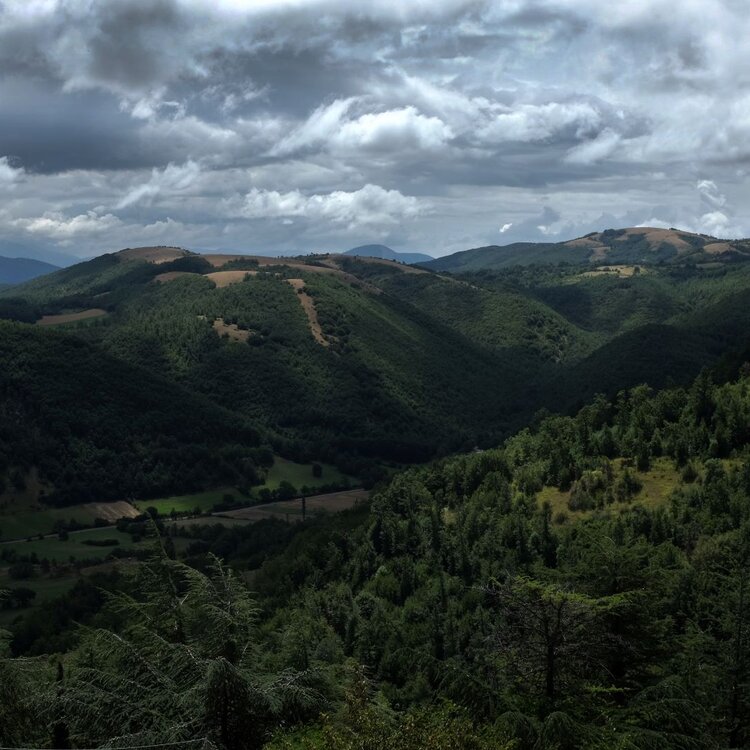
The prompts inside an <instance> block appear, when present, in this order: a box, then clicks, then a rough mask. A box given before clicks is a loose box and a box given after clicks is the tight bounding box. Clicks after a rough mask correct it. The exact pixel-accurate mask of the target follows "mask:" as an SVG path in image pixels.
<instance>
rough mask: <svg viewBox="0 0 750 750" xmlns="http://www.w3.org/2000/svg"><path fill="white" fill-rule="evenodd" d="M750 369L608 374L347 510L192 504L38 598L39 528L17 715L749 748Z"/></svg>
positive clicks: (118, 723)
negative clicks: (654, 381) (604, 381)
mask: <svg viewBox="0 0 750 750" xmlns="http://www.w3.org/2000/svg"><path fill="white" fill-rule="evenodd" d="M748 372H750V370H749V369H748V363H745V365H744V366H743V367H741V368H739V372H737V371H735V372H734V373H733V376H732V378H731V379H730V380H729V381H727V382H722V383H719V384H717V383H715V382H714V380H713V378H712V377H711V375H710V374H709V373H703V374H702V375H701V376H699V377H698V378H697V379H696V380H695V381H694V382H693V383H691V384H690V385H688V386H687V387H685V388H671V389H668V390H664V391H662V392H660V393H654V392H653V391H652V390H650V389H649V388H647V387H643V386H641V387H638V388H635V389H632V390H629V391H625V392H622V393H620V394H619V396H618V397H617V398H616V399H613V400H607V399H605V398H602V397H597V398H596V399H594V400H593V401H591V402H590V403H588V404H587V405H586V406H584V407H583V408H582V409H581V410H580V411H578V412H577V413H576V414H574V415H571V416H568V417H560V416H549V417H547V418H538V419H535V420H534V423H533V425H531V426H529V427H527V428H525V429H523V430H521V431H519V432H518V433H517V434H515V435H513V436H511V437H510V438H509V439H507V440H506V441H504V442H503V443H502V444H500V445H498V446H496V447H494V448H492V449H490V450H486V451H472V452H471V453H468V454H464V455H458V456H453V457H450V458H447V459H445V460H443V461H439V462H433V463H431V464H429V465H425V466H420V467H413V468H411V469H409V470H407V471H403V472H399V473H397V474H396V475H395V476H394V477H392V479H390V480H389V481H388V482H385V483H383V484H382V485H381V486H380V487H378V488H377V489H376V491H375V492H374V493H373V495H372V497H371V501H370V503H369V505H368V506H366V507H359V508H354V509H353V510H350V511H348V512H346V513H344V514H341V515H336V516H332V517H328V518H326V517H318V518H315V519H311V520H308V521H307V522H306V523H300V524H291V525H288V524H284V523H283V522H282V521H280V520H278V519H277V520H275V521H272V520H267V521H260V522H258V524H257V525H255V524H246V525H244V526H237V525H231V526H226V527H221V526H219V525H218V524H216V523H213V522H214V521H216V520H218V519H211V523H209V524H206V523H203V524H192V523H191V524H190V525H189V526H181V525H180V524H179V523H174V524H172V525H170V526H169V528H168V535H165V536H164V537H163V540H162V544H163V545H164V548H165V549H164V550H163V551H162V552H161V553H160V554H159V553H157V555H154V554H153V553H151V554H150V555H148V552H147V550H146V549H145V548H143V547H141V548H140V554H141V556H142V559H144V562H142V563H140V564H138V563H136V562H135V561H130V563H129V565H127V566H124V565H123V566H121V567H119V568H117V569H116V570H114V571H112V566H113V565H114V563H113V561H112V560H110V562H109V563H108V564H105V565H103V566H99V568H98V571H97V572H95V573H93V574H90V575H92V578H93V580H88V579H86V578H84V579H83V580H81V581H80V582H79V583H78V584H77V585H76V586H75V588H73V589H72V590H71V591H70V592H69V593H68V594H66V595H65V596H64V597H62V598H61V599H60V600H58V601H56V602H49V603H47V604H46V605H42V606H40V607H39V608H38V609H36V610H30V609H29V608H28V602H29V597H30V593H29V592H30V591H31V593H32V594H33V590H31V589H29V588H28V586H32V585H34V586H37V587H39V585H40V584H39V581H44V578H43V577H42V571H43V569H44V564H43V563H41V564H40V563H38V559H37V558H35V557H33V556H32V555H31V554H28V553H26V554H25V555H24V553H23V549H24V546H25V547H26V549H33V548H34V547H33V546H32V544H33V543H27V544H26V545H21V546H20V547H19V546H18V545H16V547H17V548H18V551H17V552H16V553H15V554H16V557H15V558H12V559H13V563H14V564H13V566H12V570H13V575H14V576H15V578H11V579H9V580H10V582H11V583H12V584H13V583H14V582H15V581H18V580H19V578H20V579H21V580H20V582H21V583H25V584H26V585H25V586H18V585H11V586H9V587H8V588H9V589H10V590H9V591H8V595H7V597H6V599H5V601H7V602H8V605H6V607H14V608H15V611H16V612H18V611H19V610H20V613H21V616H20V617H17V618H16V619H15V620H14V621H12V622H11V627H12V629H13V631H14V637H13V640H12V643H11V648H12V650H13V653H14V654H15V656H16V657H17V658H15V659H13V658H7V657H4V658H3V659H2V661H0V664H1V665H2V667H3V673H4V683H3V685H4V686H6V690H5V692H6V695H7V696H9V698H8V699H7V700H6V705H7V706H9V708H10V709H11V710H9V711H8V717H9V719H8V721H7V722H6V726H9V727H11V728H12V729H15V728H16V727H19V726H20V727H21V728H22V729H23V730H24V731H25V735H24V736H25V737H26V738H29V739H30V740H31V741H29V739H27V742H28V744H29V745H32V744H33V745H34V746H41V745H42V743H43V742H44V740H45V737H47V736H48V734H49V732H48V731H45V730H46V729H47V727H46V726H45V725H43V724H41V722H38V721H36V717H37V716H39V715H40V713H41V712H43V711H44V710H48V709H45V706H46V705H47V701H49V698H48V696H49V694H50V693H51V692H53V693H55V694H56V695H58V696H61V697H60V698H58V701H59V702H58V703H56V704H54V707H55V709H56V711H55V714H53V715H56V716H58V717H59V716H61V715H62V716H64V720H65V722H66V723H65V728H66V730H68V731H69V732H70V735H71V736H75V737H76V738H78V742H77V744H80V745H82V746H84V745H85V746H86V747H94V746H95V745H96V744H97V743H98V742H99V739H100V738H101V737H109V736H118V737H122V736H124V735H125V734H126V733H127V732H131V736H132V735H133V734H134V731H133V730H132V727H133V726H135V727H137V730H136V731H138V732H139V735H138V736H139V737H141V740H140V741H145V737H144V733H145V732H148V735H147V736H148V737H149V738H151V739H152V740H164V741H165V742H166V741H172V742H174V740H170V738H171V737H173V736H174V735H177V736H179V737H181V738H183V739H181V740H180V741H181V742H183V743H190V742H192V741H193V740H194V741H195V743H196V744H197V743H198V742H203V741H204V738H205V736H206V735H207V734H209V733H210V732H212V731H214V732H217V730H216V727H219V728H220V729H224V727H226V729H224V736H225V737H233V738H238V739H237V741H236V743H232V744H230V743H229V742H225V743H224V744H223V745H222V747H226V748H230V747H235V746H236V747H243V746H244V747H248V748H265V749H266V750H282V749H286V748H292V747H296V748H307V749H309V750H338V749H340V748H351V747H358V748H386V747H387V748H394V749H395V750H423V749H424V748H425V747H428V746H431V747H436V748H444V749H446V750H447V748H450V749H451V750H454V749H455V750H469V748H472V749H473V750H500V749H502V750H511V748H514V749H515V750H518V749H519V748H523V749H525V750H532V749H533V748H539V749H547V748H549V749H550V750H551V749H552V748H556V749H558V750H559V749H561V748H570V749H571V750H572V749H573V748H580V749H581V750H601V749H602V748H614V747H630V748H644V749H645V748H656V747H658V748H663V749H664V750H687V749H688V748H696V749H697V748H709V749H711V750H719V749H720V748H728V747H745V746H747V738H748V737H750V697H749V696H748V693H747V690H746V689H745V687H744V685H745V682H744V678H745V677H746V675H747V673H748V664H747V658H748V655H750V647H749V645H748V643H747V639H746V637H745V629H746V625H747V622H748V616H750V604H749V603H748V600H747V595H746V587H747V580H748V554H749V553H750V506H749V505H748V502H747V498H748V492H750V463H749V462H748V458H749V455H750V454H749V452H748V451H749V450H750V430H748V424H750V421H749V419H748V417H749V416H750V380H749V379H748V375H747V373H748ZM743 373H745V374H743ZM193 520H199V519H193ZM133 526H137V524H130V523H128V524H123V525H122V527H123V529H127V528H132V527H133ZM141 526H142V525H141ZM165 530H166V529H165ZM103 531H105V532H106V533H107V534H108V535H109V536H110V537H111V536H112V535H113V534H114V533H115V532H114V531H112V530H103ZM130 536H131V534H130V533H126V532H122V533H121V535H120V539H110V541H115V542H118V543H119V544H121V545H126V544H129V545H130V546H129V550H130V552H131V555H132V554H136V552H137V551H138V550H137V549H135V543H133V542H132V541H131V540H130ZM104 539H106V537H105V538H104ZM104 539H103V538H102V537H99V539H98V540H97V539H95V538H89V539H88V540H87V541H88V542H89V543H90V544H91V543H95V542H97V541H99V543H103V542H104ZM85 543H86V542H85V541H84V542H83V543H82V545H83V544H85ZM138 543H139V544H140V543H141V542H138ZM66 544H67V545H68V548H70V549H72V548H74V546H75V545H73V543H72V542H66ZM82 545H81V546H82ZM154 546H156V545H154ZM83 549H84V551H85V550H86V548H85V547H84V548H83ZM4 552H5V551H4ZM5 554H6V555H7V552H5ZM215 555H221V556H222V557H223V558H224V559H225V564H221V563H220V562H219V561H218V560H217V558H216V557H215ZM175 558H177V559H175ZM49 563H50V561H49V560H47V567H48V568H50V570H54V569H55V568H54V567H53V566H51V565H50V564H49ZM22 576H26V577H25V578H22ZM35 576H37V577H38V579H37V578H35ZM243 579H244V580H243ZM245 581H247V582H250V586H249V587H248V586H247V585H245ZM249 590H252V591H253V592H255V593H253V594H250V593H249ZM118 593H119V594H120V595H115V596H113V595H111V594H118ZM24 609H25V610H26V612H25V616H24V614H23V612H24ZM10 614H14V613H13V612H11V613H10ZM82 626H83V627H82ZM227 644H229V645H227ZM46 654H57V655H60V658H61V659H62V660H63V663H64V665H65V674H64V677H65V684H64V690H62V689H61V688H60V684H59V683H60V677H59V675H60V670H59V669H58V670H55V669H54V668H50V666H49V663H50V659H49V658H38V659H30V658H28V657H29V656H32V655H33V656H40V657H41V656H42V655H46ZM145 659H148V664H149V665H156V667H158V669H157V668H153V669H145V670H142V672H143V674H140V673H139V674H138V681H137V682H135V683H134V680H133V671H134V663H135V664H136V666H140V665H142V664H143V663H144V660H145ZM52 664H53V666H54V664H55V662H54V661H53V662H52ZM227 665H229V667H228V666H227ZM738 678H739V679H738ZM206 685H208V686H209V687H210V688H211V689H206V688H205V686H206ZM224 688H226V689H224ZM230 688H232V689H233V691H232V690H231V689H230ZM272 691H273V692H272ZM238 693H239V694H240V695H244V696H247V695H251V696H252V695H258V696H259V698H258V700H255V701H248V700H245V701H242V702H238V701H237V694H238ZM113 696H114V698H113ZM269 696H270V698H272V699H273V700H271V699H270V698H269ZM188 701H189V704H188V707H189V709H190V711H191V714H190V715H191V716H192V717H195V718H193V719H192V720H191V721H190V722H187V723H186V722H185V706H186V703H187V702H188ZM92 705H94V706H99V705H104V706H106V707H113V708H115V707H116V708H119V710H111V711H109V712H103V711H99V710H97V711H92V710H91V706H92ZM153 705H158V706H159V707H160V710H159V711H149V710H148V708H149V707H151V706H153ZM21 709H26V711H27V714H24V713H23V711H22V710H21ZM63 711H64V713H62V712H63ZM26 716H29V717H31V718H30V719H29V720H27V721H25V723H24V720H25V718H26ZM144 717H145V718H144ZM227 717H231V719H229V718H227ZM222 722H223V723H222ZM38 725H41V726H38ZM230 732H231V734H230ZM217 734H218V732H217ZM247 738H250V740H249V741H248V739H247ZM426 738H428V740H429V741H428V742H427V741H426ZM99 744H100V743H99Z"/></svg>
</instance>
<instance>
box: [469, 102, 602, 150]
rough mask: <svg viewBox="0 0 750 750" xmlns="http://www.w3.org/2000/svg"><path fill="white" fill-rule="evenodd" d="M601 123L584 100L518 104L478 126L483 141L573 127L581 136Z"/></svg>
mask: <svg viewBox="0 0 750 750" xmlns="http://www.w3.org/2000/svg"><path fill="white" fill-rule="evenodd" d="M601 123H602V115H601V113H600V112H599V111H598V110H597V109H596V108H594V107H593V106H592V105H591V104H588V103H587V102H572V103H559V102H548V103H546V104H519V105H518V106H516V107H508V108H506V111H504V112H501V113H500V114H496V115H494V116H493V117H492V118H491V119H490V121H489V122H488V123H487V124H486V125H485V126H484V127H483V128H481V129H480V131H479V137H480V139H481V140H483V141H489V142H493V143H501V142H505V141H522V142H530V141H540V140H543V139H545V138H549V137H551V136H553V135H555V134H556V133H559V132H560V131H562V130H567V129H573V130H574V132H575V135H576V136H578V137H582V136H584V135H586V134H587V133H590V132H593V131H594V130H595V129H596V128H598V127H599V126H600V125H601Z"/></svg>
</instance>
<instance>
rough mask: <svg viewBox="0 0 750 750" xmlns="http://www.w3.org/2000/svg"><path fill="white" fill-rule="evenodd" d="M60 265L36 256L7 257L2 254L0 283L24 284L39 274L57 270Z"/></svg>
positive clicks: (0, 257)
mask: <svg viewBox="0 0 750 750" xmlns="http://www.w3.org/2000/svg"><path fill="white" fill-rule="evenodd" d="M58 269H59V266H53V265H52V263H45V262H44V261H43V260H35V259H34V258H6V257H5V256H3V255H0V284H22V283H23V282H24V281H30V280H31V279H35V278H36V277H37V276H43V275H44V274H46V273H52V271H57V270H58Z"/></svg>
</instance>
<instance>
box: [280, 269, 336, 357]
mask: <svg viewBox="0 0 750 750" xmlns="http://www.w3.org/2000/svg"><path fill="white" fill-rule="evenodd" d="M286 283H287V284H289V286H291V287H292V289H294V290H295V292H296V293H297V298H298V299H299V303H300V304H301V305H302V309H303V310H304V311H305V315H306V316H307V322H308V323H309V325H310V332H311V333H312V336H313V338H314V339H315V340H316V341H317V342H318V343H319V344H320V345H321V346H330V343H329V342H328V340H327V339H326V337H325V336H324V335H323V329H322V328H321V327H320V322H319V321H318V311H317V310H316V309H315V302H313V298H312V297H311V296H310V295H309V294H308V293H307V292H306V291H305V282H304V280H303V279H286Z"/></svg>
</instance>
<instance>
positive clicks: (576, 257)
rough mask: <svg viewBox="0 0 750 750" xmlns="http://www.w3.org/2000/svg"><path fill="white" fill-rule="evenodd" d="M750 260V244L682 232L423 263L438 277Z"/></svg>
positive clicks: (491, 249)
mask: <svg viewBox="0 0 750 750" xmlns="http://www.w3.org/2000/svg"><path fill="white" fill-rule="evenodd" d="M748 257H750V242H749V241H747V240H720V239H717V238H716V237H710V236H708V235H703V234H693V233H691V232H684V231H681V230H678V229H656V228H653V227H630V228H626V229H607V230H606V231H604V232H592V233H591V234H587V235H585V236H584V237H579V238H577V239H574V240H568V241H566V242H555V243H534V242H519V243H514V244H512V245H503V246H498V245H490V246H488V247H479V248H475V249H472V250H465V251H462V252H459V253H454V254H452V255H447V256H445V257H443V258H436V259H435V260H432V261H429V262H426V263H424V266H425V267H426V268H430V269H432V270H435V271H451V272H454V273H460V272H468V271H478V270H483V269H486V270H493V269H494V270H497V269H502V268H508V267H511V266H515V265H531V264H539V263H572V264H589V265H595V266H603V265H605V264H638V263H645V264H653V263H674V262H679V263H684V262H693V263H710V262H722V263H726V262H732V261H735V260H744V259H747V258H748Z"/></svg>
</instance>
